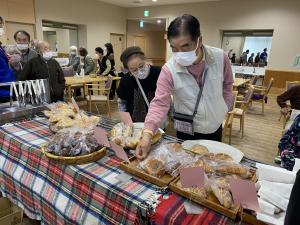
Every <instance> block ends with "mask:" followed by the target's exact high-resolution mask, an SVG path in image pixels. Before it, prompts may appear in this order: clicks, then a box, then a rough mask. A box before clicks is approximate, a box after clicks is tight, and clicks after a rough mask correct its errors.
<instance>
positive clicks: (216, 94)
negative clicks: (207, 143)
mask: <svg viewBox="0 0 300 225" xmlns="http://www.w3.org/2000/svg"><path fill="white" fill-rule="evenodd" d="M204 51H205V58H206V63H207V67H208V69H207V72H206V80H205V84H204V89H203V93H202V97H201V100H200V103H199V106H198V112H197V114H196V116H195V118H194V131H195V132H197V133H203V134H210V133H213V132H215V131H216V130H217V129H218V128H219V127H220V125H221V124H222V122H223V120H224V117H225V115H226V113H227V112H228V107H227V105H226V103H225V101H224V98H223V80H224V75H223V74H224V52H223V50H221V49H218V48H214V47H210V46H204ZM166 65H167V67H168V68H169V70H170V71H171V74H172V77H173V82H174V88H173V96H174V108H175V112H177V113H182V114H187V115H192V114H193V112H194V109H195V105H196V101H197V96H198V93H199V90H200V88H199V85H198V83H197V81H196V79H195V78H194V76H193V75H191V74H190V73H189V72H188V70H187V68H186V67H183V66H181V65H179V64H178V63H176V61H175V60H174V59H173V57H172V58H171V59H170V60H169V61H168V62H167V63H166Z"/></svg>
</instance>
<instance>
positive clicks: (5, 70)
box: [0, 16, 15, 103]
mask: <svg viewBox="0 0 300 225" xmlns="http://www.w3.org/2000/svg"><path fill="white" fill-rule="evenodd" d="M3 34H4V28H3V19H2V17H1V16H0V38H1V37H2V36H3ZM11 81H15V75H14V73H13V71H12V69H10V68H9V65H8V57H7V54H6V53H5V51H4V48H3V47H2V43H1V41H0V83H5V82H11ZM9 92H10V87H9V86H8V87H3V86H2V87H0V103H4V102H9V98H10V94H9Z"/></svg>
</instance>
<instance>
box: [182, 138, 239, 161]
mask: <svg viewBox="0 0 300 225" xmlns="http://www.w3.org/2000/svg"><path fill="white" fill-rule="evenodd" d="M196 144H199V145H203V146H205V147H206V148H207V149H208V151H209V152H211V153H225V154H227V155H230V156H231V157H232V159H233V161H235V162H236V163H239V162H241V160H242V158H243V157H244V153H242V152H241V151H240V150H238V149H237V148H234V147H232V146H230V145H228V144H224V143H221V142H217V141H209V140H188V141H185V142H183V143H182V147H183V148H184V149H191V148H192V147H193V145H196Z"/></svg>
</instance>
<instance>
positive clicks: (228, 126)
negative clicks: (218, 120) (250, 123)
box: [222, 91, 238, 145]
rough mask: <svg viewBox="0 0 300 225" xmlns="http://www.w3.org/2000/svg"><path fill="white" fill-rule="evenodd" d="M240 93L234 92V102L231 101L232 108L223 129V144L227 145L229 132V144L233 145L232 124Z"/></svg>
mask: <svg viewBox="0 0 300 225" xmlns="http://www.w3.org/2000/svg"><path fill="white" fill-rule="evenodd" d="M237 94H238V92H237V91H233V93H232V99H231V100H232V101H231V106H230V108H229V112H228V113H227V116H226V120H225V121H224V123H223V129H222V142H223V143H225V137H226V135H227V131H229V132H228V139H229V144H230V145H231V137H232V123H233V117H234V113H235V112H236V109H235V104H236V97H237Z"/></svg>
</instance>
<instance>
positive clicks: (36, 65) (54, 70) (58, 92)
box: [19, 41, 65, 102]
mask: <svg viewBox="0 0 300 225" xmlns="http://www.w3.org/2000/svg"><path fill="white" fill-rule="evenodd" d="M37 52H38V57H36V58H33V59H31V60H30V61H29V62H28V63H27V64H26V66H25V68H24V70H23V71H22V73H21V76H20V77H19V80H36V79H48V80H49V89H50V98H51V102H56V101H63V99H64V90H65V78H64V73H63V71H62V69H61V67H60V65H59V64H58V62H57V61H56V60H55V59H53V58H52V56H53V53H52V52H51V51H50V46H49V43H47V42H44V41H41V42H39V43H38V45H37Z"/></svg>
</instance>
